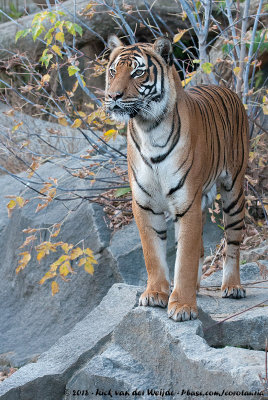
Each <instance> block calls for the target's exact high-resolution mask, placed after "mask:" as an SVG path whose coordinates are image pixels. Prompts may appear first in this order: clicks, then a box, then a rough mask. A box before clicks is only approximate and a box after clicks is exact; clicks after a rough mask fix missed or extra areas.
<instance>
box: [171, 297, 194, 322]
mask: <svg viewBox="0 0 268 400" xmlns="http://www.w3.org/2000/svg"><path fill="white" fill-rule="evenodd" d="M197 316H198V311H197V307H196V306H189V305H188V304H181V303H179V302H178V301H170V302H169V303H168V317H169V318H172V319H173V320H174V321H176V322H184V321H190V320H194V319H196V318H197Z"/></svg>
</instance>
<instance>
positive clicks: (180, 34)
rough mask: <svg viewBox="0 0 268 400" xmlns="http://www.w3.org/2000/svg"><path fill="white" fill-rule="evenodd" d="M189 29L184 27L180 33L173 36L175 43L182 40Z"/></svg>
mask: <svg viewBox="0 0 268 400" xmlns="http://www.w3.org/2000/svg"><path fill="white" fill-rule="evenodd" d="M187 31H188V29H182V30H181V31H180V32H179V33H177V34H176V35H175V36H174V38H173V43H177V42H178V41H179V40H181V38H182V37H183V35H184V34H185V32H187Z"/></svg>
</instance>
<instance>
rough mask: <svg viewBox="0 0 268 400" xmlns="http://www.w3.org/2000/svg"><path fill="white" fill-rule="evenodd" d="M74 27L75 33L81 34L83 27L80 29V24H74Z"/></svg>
mask: <svg viewBox="0 0 268 400" xmlns="http://www.w3.org/2000/svg"><path fill="white" fill-rule="evenodd" d="M74 29H75V31H76V32H77V33H79V35H80V36H82V35H83V29H82V27H81V26H80V25H78V24H74Z"/></svg>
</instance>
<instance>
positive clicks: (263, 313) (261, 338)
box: [200, 261, 268, 350]
mask: <svg viewBox="0 0 268 400" xmlns="http://www.w3.org/2000/svg"><path fill="white" fill-rule="evenodd" d="M263 262H264V263H266V264H267V266H268V261H263ZM240 276H241V283H242V285H243V286H244V287H245V289H246V291H247V297H246V298H245V299H241V301H240V300H238V301H236V300H235V299H228V301H223V299H221V297H220V296H221V293H220V286H221V280H222V271H216V272H215V273H213V274H212V275H210V276H209V277H208V278H206V279H204V280H202V283H201V290H200V296H201V302H202V310H203V312H204V313H205V314H207V315H210V317H211V318H212V320H213V321H214V322H213V321H211V320H207V321H205V320H204V321H203V322H204V324H205V328H204V335H205V338H206V340H207V342H208V343H209V344H210V345H211V346H213V347H223V346H237V347H245V348H248V349H256V350H263V349H264V348H265V339H266V336H267V330H268V312H267V306H268V295H267V293H266V291H265V289H263V287H264V286H265V284H266V282H262V281H263V278H262V276H261V275H260V269H259V267H258V265H257V264H256V263H248V264H245V265H242V266H241V267H240ZM255 282H259V283H255ZM212 294H213V297H214V298H213V301H211V300H212V299H211V298H210V297H208V295H212ZM240 313H241V314H240ZM230 314H238V315H237V316H235V317H233V318H231V319H228V320H227V321H226V322H224V323H220V324H217V323H216V322H220V321H222V320H224V319H225V318H228V317H229V316H230ZM201 319H203V317H202V316H201ZM215 321H216V322H215Z"/></svg>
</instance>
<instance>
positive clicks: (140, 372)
mask: <svg viewBox="0 0 268 400" xmlns="http://www.w3.org/2000/svg"><path fill="white" fill-rule="evenodd" d="M242 279H243V282H244V284H245V286H246V287H247V297H246V298H245V299H240V300H232V299H222V298H221V297H220V290H219V285H220V280H221V271H219V272H217V273H215V274H213V275H212V276H211V277H209V278H207V279H206V280H205V281H203V286H202V288H201V291H200V294H199V295H198V307H199V317H200V319H199V320H196V321H189V322H184V323H176V322H174V321H172V320H170V319H168V317H167V312H166V310H164V309H160V308H150V307H139V306H138V298H139V295H140V293H141V291H142V290H143V288H142V287H138V286H131V285H127V284H124V283H116V284H114V285H113V286H112V288H111V289H110V290H109V292H108V293H107V295H106V296H105V297H104V298H103V299H102V301H101V302H100V304H99V305H98V306H97V307H96V308H94V309H93V310H92V311H91V312H90V313H89V314H88V315H87V316H86V317H85V318H84V319H82V320H81V321H80V322H78V323H77V324H76V325H75V327H74V328H73V329H72V330H71V331H70V332H69V333H68V334H66V335H65V336H62V337H61V338H60V339H59V340H58V341H57V342H56V343H55V344H54V345H53V346H52V347H51V348H50V349H49V350H48V351H46V352H45V353H43V354H42V355H41V356H40V357H39V359H38V360H37V362H35V363H30V364H27V365H25V366H24V367H22V368H20V369H19V370H18V371H17V372H16V373H14V374H13V375H12V376H11V377H10V378H8V379H6V380H5V381H4V382H3V383H2V384H1V385H0V399H1V400H40V399H42V400H69V399H77V398H79V399H91V400H95V399H107V398H113V399H120V398H129V399H152V398H165V399H170V400H171V399H194V398H198V399H208V398H209V399H214V398H215V399H216V398H218V397H219V396H218V395H215V396H214V392H215V391H216V392H218V393H220V394H221V393H224V398H227V399H231V398H233V396H235V398H236V399H245V398H247V399H259V398H260V395H259V394H258V392H260V391H261V390H263V389H264V387H263V386H262V383H261V379H260V376H264V374H265V351H264V347H265V335H266V334H267V331H268V313H267V305H268V296H267V291H266V288H265V287H264V283H262V282H260V281H261V280H262V278H261V277H260V276H259V270H258V267H257V265H256V264H254V263H251V264H245V265H244V266H243V267H242ZM257 281H258V282H260V283H256V282H257ZM253 306H255V307H254V308H252V307H253ZM249 308H250V309H249ZM224 391H225V392H224ZM209 392H210V393H209ZM198 393H199V394H198ZM206 393H207V394H206Z"/></svg>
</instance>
